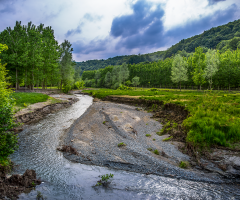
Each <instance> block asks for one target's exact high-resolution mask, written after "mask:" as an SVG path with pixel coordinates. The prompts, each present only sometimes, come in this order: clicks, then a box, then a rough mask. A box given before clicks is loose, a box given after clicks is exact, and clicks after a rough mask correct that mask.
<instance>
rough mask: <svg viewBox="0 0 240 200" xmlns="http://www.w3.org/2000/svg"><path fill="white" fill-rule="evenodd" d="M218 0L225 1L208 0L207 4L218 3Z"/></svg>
mask: <svg viewBox="0 0 240 200" xmlns="http://www.w3.org/2000/svg"><path fill="white" fill-rule="evenodd" d="M220 1H226V0H208V3H209V5H213V4H216V3H219V2H220Z"/></svg>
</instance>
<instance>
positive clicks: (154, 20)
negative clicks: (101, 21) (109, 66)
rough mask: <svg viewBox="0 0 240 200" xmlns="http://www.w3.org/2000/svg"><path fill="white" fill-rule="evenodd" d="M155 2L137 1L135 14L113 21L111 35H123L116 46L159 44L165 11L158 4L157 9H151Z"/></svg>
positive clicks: (130, 47) (133, 6) (134, 8)
mask: <svg viewBox="0 0 240 200" xmlns="http://www.w3.org/2000/svg"><path fill="white" fill-rule="evenodd" d="M153 5H154V4H153V3H149V2H147V1H144V0H140V1H137V2H136V4H134V5H132V9H133V14H131V15H125V16H120V17H116V18H115V19H114V20H113V22H112V27H111V35H112V36H113V37H115V38H116V37H121V41H120V42H119V43H118V44H117V45H116V48H117V49H118V48H121V47H125V48H127V49H132V48H138V47H142V46H146V45H147V46H148V47H149V46H158V45H160V43H161V41H160V40H159V37H160V36H161V35H162V32H163V23H162V20H161V18H162V17H163V15H164V11H163V9H162V8H161V5H160V4H158V5H157V7H156V9H155V10H151V8H152V7H153Z"/></svg>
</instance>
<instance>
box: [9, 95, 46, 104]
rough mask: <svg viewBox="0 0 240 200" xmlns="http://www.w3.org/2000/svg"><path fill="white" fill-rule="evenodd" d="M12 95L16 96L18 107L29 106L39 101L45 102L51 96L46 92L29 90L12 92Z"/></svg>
mask: <svg viewBox="0 0 240 200" xmlns="http://www.w3.org/2000/svg"><path fill="white" fill-rule="evenodd" d="M11 97H12V98H14V99H15V100H16V101H15V102H16V105H15V106H17V107H27V106H28V105H31V104H34V103H38V102H45V101H47V100H48V99H49V98H50V97H49V96H48V95H46V94H41V93H34V92H32V93H27V92H17V93H16V92H14V93H12V94H11Z"/></svg>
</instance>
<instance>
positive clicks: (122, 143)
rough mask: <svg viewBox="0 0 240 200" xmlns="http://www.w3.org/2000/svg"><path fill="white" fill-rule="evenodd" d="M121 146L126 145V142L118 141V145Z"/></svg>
mask: <svg viewBox="0 0 240 200" xmlns="http://www.w3.org/2000/svg"><path fill="white" fill-rule="evenodd" d="M123 146H126V144H125V143H124V142H120V143H119V144H118V147H123Z"/></svg>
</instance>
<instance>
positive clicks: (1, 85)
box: [0, 44, 18, 165]
mask: <svg viewBox="0 0 240 200" xmlns="http://www.w3.org/2000/svg"><path fill="white" fill-rule="evenodd" d="M2 49H7V46H6V45H2V44H0V53H1V51H2ZM0 61H1V60H0ZM6 75H7V71H6V68H5V65H2V64H1V63H0V165H8V164H9V162H8V156H9V155H10V154H12V153H13V152H14V151H15V150H16V149H17V147H18V146H17V136H16V135H14V134H12V133H11V132H10V131H9V130H10V129H12V128H14V127H15V126H16V123H15V122H14V117H13V105H14V102H13V99H11V98H10V94H11V93H12V91H11V90H9V89H7V87H8V85H9V84H8V83H7V81H6V79H7V78H6Z"/></svg>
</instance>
